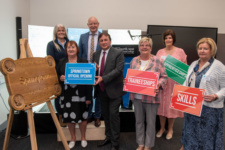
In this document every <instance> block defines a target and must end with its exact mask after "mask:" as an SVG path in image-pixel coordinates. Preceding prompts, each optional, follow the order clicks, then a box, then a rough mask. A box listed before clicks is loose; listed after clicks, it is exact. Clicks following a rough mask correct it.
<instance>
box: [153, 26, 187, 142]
mask: <svg viewBox="0 0 225 150" xmlns="http://www.w3.org/2000/svg"><path fill="white" fill-rule="evenodd" d="M175 42H176V35H175V32H174V31H173V30H166V31H165V32H164V33H163V43H164V45H165V46H166V47H165V48H163V49H160V50H159V51H158V52H157V54H156V56H158V57H160V58H161V59H162V60H165V58H166V56H167V55H171V56H172V57H174V58H176V59H178V60H180V61H181V62H183V63H186V62H187V60H186V59H187V55H186V54H185V52H184V50H183V49H181V48H178V47H176V46H174V43H175ZM174 84H179V83H177V82H175V81H173V80H172V79H170V78H168V80H167V83H166V85H165V87H164V89H163V90H162V92H161V93H160V94H159V98H160V100H161V102H160V105H159V108H158V113H157V114H158V115H159V120H160V130H159V131H158V133H157V134H156V137H158V138H160V137H162V135H163V133H164V132H165V124H166V119H167V118H168V132H167V135H166V139H167V140H170V139H171V138H172V137H173V124H174V121H175V118H178V117H181V118H182V117H184V115H183V112H181V111H177V110H174V109H170V101H171V94H172V92H173V86H174Z"/></svg>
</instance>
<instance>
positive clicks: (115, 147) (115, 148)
mask: <svg viewBox="0 0 225 150" xmlns="http://www.w3.org/2000/svg"><path fill="white" fill-rule="evenodd" d="M111 150H119V146H113V147H112V148H111Z"/></svg>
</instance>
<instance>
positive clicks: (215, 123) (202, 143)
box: [181, 59, 224, 150]
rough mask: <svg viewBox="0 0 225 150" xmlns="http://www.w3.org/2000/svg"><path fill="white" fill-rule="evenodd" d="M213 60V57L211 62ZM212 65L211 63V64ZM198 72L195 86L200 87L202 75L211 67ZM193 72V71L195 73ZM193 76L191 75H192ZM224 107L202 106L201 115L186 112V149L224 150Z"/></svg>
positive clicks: (184, 138) (184, 129)
mask: <svg viewBox="0 0 225 150" xmlns="http://www.w3.org/2000/svg"><path fill="white" fill-rule="evenodd" d="M212 62H213V60H212V59H211V62H210V63H211V64H212ZM210 66H211V65H210ZM210 66H209V67H207V68H206V69H204V70H202V71H201V72H196V71H195V70H198V65H196V67H195V68H194V72H196V73H197V74H196V82H195V87H196V88H199V85H200V81H201V79H202V76H203V75H204V74H205V73H206V72H207V71H208V69H209V68H210ZM194 72H193V73H194ZM190 76H191V75H190ZM223 113H224V110H223V108H211V107H208V106H204V105H203V107H202V113H201V117H198V116H194V115H191V114H187V113H185V114H184V117H185V118H184V127H183V132H182V137H181V143H182V144H183V146H184V149H185V150H224V144H223Z"/></svg>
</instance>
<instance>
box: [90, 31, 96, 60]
mask: <svg viewBox="0 0 225 150" xmlns="http://www.w3.org/2000/svg"><path fill="white" fill-rule="evenodd" d="M94 36H95V34H92V36H91V51H90V62H92V57H93V54H94V52H95V51H94V46H95V43H94Z"/></svg>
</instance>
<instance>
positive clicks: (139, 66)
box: [138, 56, 152, 71]
mask: <svg viewBox="0 0 225 150" xmlns="http://www.w3.org/2000/svg"><path fill="white" fill-rule="evenodd" d="M151 57H152V56H150V58H149V59H148V62H147V63H146V65H145V66H144V68H143V69H141V58H140V56H139V57H138V68H139V70H141V71H145V69H146V68H147V66H148V64H149V62H150V59H151Z"/></svg>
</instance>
